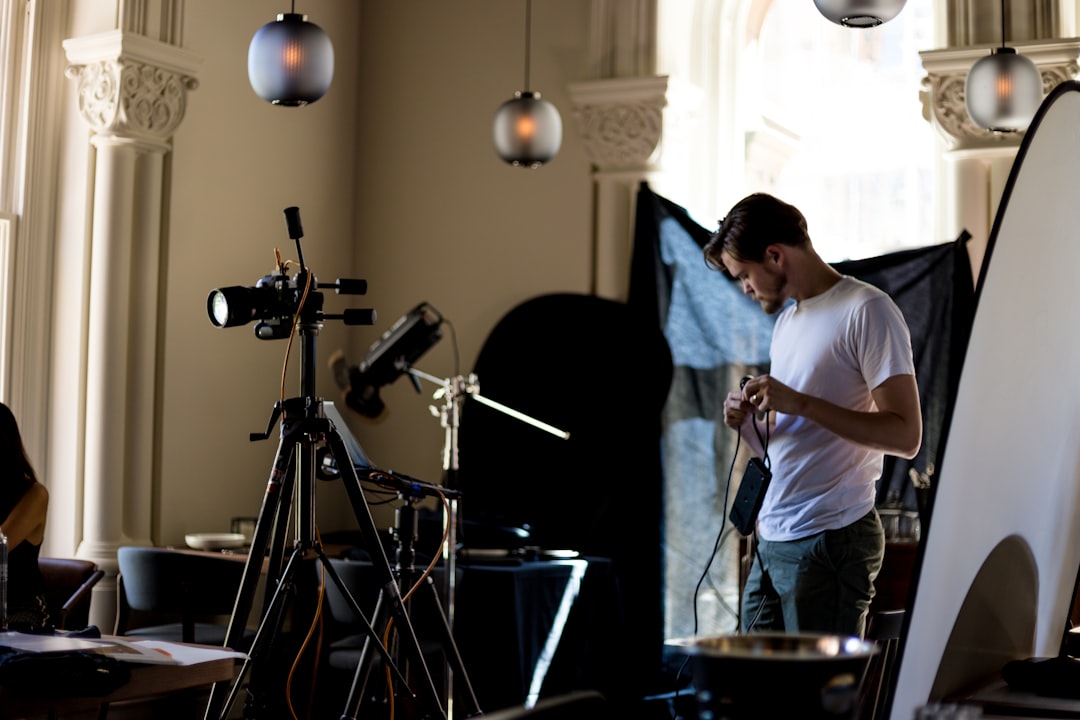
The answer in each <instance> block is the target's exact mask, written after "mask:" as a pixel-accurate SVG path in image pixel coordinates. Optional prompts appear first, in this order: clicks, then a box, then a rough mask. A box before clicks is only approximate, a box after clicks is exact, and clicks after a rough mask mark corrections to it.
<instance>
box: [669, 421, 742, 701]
mask: <svg viewBox="0 0 1080 720" xmlns="http://www.w3.org/2000/svg"><path fill="white" fill-rule="evenodd" d="M741 444H742V432H739V433H738V434H737V435H736V436H735V450H734V451H732V453H731V465H729V466H728V475H727V482H725V483H724V504H723V506H722V507H723V512H722V513H721V515H720V530H719V532H717V533H716V540H715V541H714V542H713V549H712V552H711V553H710V554H709V559H708V560H707V561H706V563H705V569H704V570H703V571H702V573H701V577H699V578H698V581H697V585H695V586H694V599H693V609H694V613H693V615H694V631H693V633H692V635H694V636H696V635H697V632H698V608H697V603H698V593H700V592H701V586H702V584H703V583H704V582H705V579H706V578H707V577H708V575H709V568H710V567H711V566H712V563H713V560H715V559H716V554H717V553H718V552H719V551H720V546H721V545H722V544H723V541H724V527H725V525H727V504H728V494H729V493H730V491H731V478H732V476H733V475H734V474H735V459H736V458H737V457H738V456H739V447H740V446H741ZM736 624H738V618H736ZM689 662H690V656H689V655H687V656H686V657H685V658H683V662H682V665H680V666H679V669H678V671H677V672H676V673H675V698H676V699H678V697H679V680H680V679H681V678H682V675H683V671H684V670H686V665H687V664H688V663H689ZM671 718H672V720H677V715H676V712H675V703H674V702H673V703H672V705H671Z"/></svg>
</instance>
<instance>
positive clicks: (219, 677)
mask: <svg viewBox="0 0 1080 720" xmlns="http://www.w3.org/2000/svg"><path fill="white" fill-rule="evenodd" d="M130 667H131V679H130V680H129V681H128V682H127V683H126V684H125V685H123V686H121V687H119V688H117V689H116V690H114V691H112V692H111V693H109V694H108V695H105V696H102V697H86V696H84V697H60V698H42V697H23V696H20V695H19V694H18V692H17V689H14V688H9V687H4V686H0V720H16V718H27V719H29V718H46V717H49V718H54V717H61V718H78V717H86V718H90V717H105V716H106V714H107V712H108V709H109V706H110V705H116V704H119V703H131V702H133V701H145V700H151V699H155V698H164V697H167V696H169V695H175V694H177V693H184V692H187V691H191V690H193V689H196V688H202V687H209V686H210V685H212V684H213V683H216V682H228V681H231V680H232V679H233V677H235V674H236V668H235V661H234V660H233V659H232V658H221V659H214V660H209V661H206V662H200V663H196V664H194V665H135V664H132V665H131V666H130ZM200 716H201V715H200ZM125 717H129V715H127V714H125ZM147 717H160V713H156V712H152V714H151V715H148V716H147Z"/></svg>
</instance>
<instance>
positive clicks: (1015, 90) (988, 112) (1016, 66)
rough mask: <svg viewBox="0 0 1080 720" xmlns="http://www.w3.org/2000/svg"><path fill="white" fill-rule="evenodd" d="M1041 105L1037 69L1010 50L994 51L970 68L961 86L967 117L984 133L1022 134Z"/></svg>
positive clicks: (1040, 89)
mask: <svg viewBox="0 0 1080 720" xmlns="http://www.w3.org/2000/svg"><path fill="white" fill-rule="evenodd" d="M1042 101H1043V88H1042V76H1041V75H1040V73H1039V68H1038V67H1036V66H1035V63H1034V62H1032V61H1031V59H1030V58H1027V57H1024V56H1023V55H1020V54H1019V53H1017V52H1016V50H1014V49H1013V48H1007V47H1001V48H994V49H993V50H992V51H991V53H990V54H989V55H987V56H986V57H984V58H981V59H980V60H979V61H978V62H976V63H975V64H974V65H972V66H971V70H969V71H968V76H967V80H966V81H965V82H964V102H965V104H966V105H967V111H968V115H969V116H971V121H972V122H974V123H975V124H976V125H978V126H979V127H981V128H984V129H986V130H993V131H995V132H1018V131H1021V130H1026V129H1027V127H1028V125H1030V124H1031V119H1032V118H1033V117H1035V113H1036V111H1038V109H1039V105H1040V104H1041V103H1042Z"/></svg>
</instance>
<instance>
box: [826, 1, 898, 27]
mask: <svg viewBox="0 0 1080 720" xmlns="http://www.w3.org/2000/svg"><path fill="white" fill-rule="evenodd" d="M906 2H907V0H814V5H816V6H817V9H818V12H820V13H821V14H822V15H824V16H825V18H826V19H827V20H829V21H830V22H834V23H836V24H837V25H843V26H844V27H849V28H872V27H877V26H878V25H881V24H882V23H887V22H889V21H890V20H892V19H893V18H894V17H896V16H897V15H898V14H899V13H900V11H901V10H903V9H904V4H905V3H906Z"/></svg>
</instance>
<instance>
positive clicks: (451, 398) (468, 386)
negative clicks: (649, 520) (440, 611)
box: [404, 367, 570, 718]
mask: <svg viewBox="0 0 1080 720" xmlns="http://www.w3.org/2000/svg"><path fill="white" fill-rule="evenodd" d="M404 370H405V372H407V373H408V374H409V375H410V376H411V377H412V378H414V380H413V382H415V383H417V386H419V382H418V379H422V380H427V381H428V382H430V383H432V384H434V385H437V386H438V387H439V389H438V390H436V391H435V394H434V396H433V397H434V398H435V399H436V400H442V406H441V407H440V408H434V407H433V408H432V411H433V412H435V413H437V414H438V417H439V421H440V424H441V425H442V427H443V428H445V430H446V432H445V439H444V442H443V474H444V478H443V487H445V488H447V489H449V490H451V491H453V493H454V495H453V496H452V497H450V496H448V498H447V501H448V504H447V510H446V517H445V519H444V523H445V526H444V528H443V530H444V533H445V536H446V539H445V541H444V542H443V546H442V557H443V563H444V568H445V571H446V577H445V579H444V587H443V593H444V596H445V604H446V621H447V624H448V627H449V628H450V629H451V631H452V630H453V627H454V610H455V600H456V595H457V534H458V522H459V512H460V511H459V508H458V496H459V492H458V491H459V488H458V471H459V469H460V466H459V458H458V429H459V428H460V426H461V407H462V404H463V403H464V402H465V399H466V398H467V397H472V398H473V399H474V400H476V401H478V402H481V403H483V404H484V405H487V406H488V407H491V408H493V409H495V410H498V411H499V412H501V413H504V414H506V415H509V416H510V417H513V418H515V419H517V420H520V421H522V422H524V423H527V424H529V425H533V426H534V427H537V428H539V429H541V430H544V431H546V432H549V433H551V434H552V435H555V436H557V437H561V438H562V439H564V440H567V439H569V438H570V433H568V432H566V431H564V430H560V429H559V428H557V427H554V426H552V425H548V424H547V423H544V422H541V421H540V420H537V419H535V418H532V417H529V416H528V415H525V414H524V413H521V412H518V411H517V410H514V409H513V408H510V407H507V406H506V405H502V404H500V403H497V402H495V401H494V400H490V399H488V398H486V397H484V396H483V395H481V394H480V383H479V381H478V380H477V378H476V375H475V374H470V375H468V376H463V375H457V376H455V377H452V378H439V377H436V376H434V375H429V374H428V373H425V372H423V371H422V370H417V369H416V368H414V367H405V368H404ZM446 692H447V695H446V698H447V701H446V702H447V711H448V717H450V718H453V717H455V716H454V713H453V709H454V674H453V669H452V668H448V669H447V677H446Z"/></svg>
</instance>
